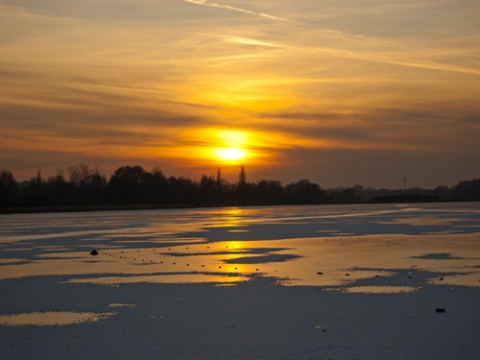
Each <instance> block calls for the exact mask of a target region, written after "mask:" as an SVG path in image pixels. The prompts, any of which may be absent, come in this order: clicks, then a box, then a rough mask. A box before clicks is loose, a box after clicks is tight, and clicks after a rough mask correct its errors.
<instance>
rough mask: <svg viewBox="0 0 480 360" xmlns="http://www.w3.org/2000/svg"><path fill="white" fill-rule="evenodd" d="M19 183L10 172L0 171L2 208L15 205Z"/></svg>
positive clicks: (0, 201)
mask: <svg viewBox="0 0 480 360" xmlns="http://www.w3.org/2000/svg"><path fill="white" fill-rule="evenodd" d="M16 191H17V182H16V181H15V178H14V177H13V174H12V173H11V172H10V171H8V170H3V169H2V170H0V206H12V205H14V204H15V195H16Z"/></svg>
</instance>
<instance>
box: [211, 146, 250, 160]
mask: <svg viewBox="0 0 480 360" xmlns="http://www.w3.org/2000/svg"><path fill="white" fill-rule="evenodd" d="M215 156H216V157H217V158H219V159H222V160H227V161H237V160H241V159H244V158H245V157H246V156H247V152H246V151H245V150H243V149H240V148H236V147H234V148H219V149H217V150H215Z"/></svg>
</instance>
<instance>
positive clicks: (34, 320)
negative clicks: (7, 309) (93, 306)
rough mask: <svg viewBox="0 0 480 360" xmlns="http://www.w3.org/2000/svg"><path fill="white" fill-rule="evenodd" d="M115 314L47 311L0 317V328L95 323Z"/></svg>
mask: <svg viewBox="0 0 480 360" xmlns="http://www.w3.org/2000/svg"><path fill="white" fill-rule="evenodd" d="M115 315H117V313H115V312H107V313H93V312H75V311H47V312H31V313H22V314H11V315H0V326H58V325H71V324H80V323H85V322H97V321H101V320H107V319H111V318H113V317H114V316H115Z"/></svg>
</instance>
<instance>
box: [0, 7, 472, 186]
mask: <svg viewBox="0 0 480 360" xmlns="http://www.w3.org/2000/svg"><path fill="white" fill-rule="evenodd" d="M479 19H480V2H479V1H478V0H423V1H422V0H402V1H396V0H271V1H268V0H244V1H232V0H212V1H210V0H81V1H79V0H41V1H39V0H0V168H3V169H7V170H10V171H12V172H13V174H14V176H15V178H16V179H17V180H24V179H28V178H30V177H32V176H35V175H36V173H37V170H41V171H42V175H43V176H44V177H45V178H47V177H48V176H51V175H53V174H54V173H55V171H56V170H57V169H59V168H66V167H68V166H69V165H75V164H80V163H81V164H87V165H90V166H92V167H99V168H100V169H101V170H102V171H104V172H105V173H106V174H107V176H109V175H110V174H111V173H112V171H113V170H115V169H116V168H118V167H120V166H124V165H141V166H143V167H144V168H145V169H146V170H148V171H150V170H152V169H153V168H154V167H159V168H160V169H162V171H163V172H164V173H165V175H167V176H170V175H173V176H188V177H191V178H192V179H199V178H200V177H201V175H202V174H207V175H211V174H215V173H216V171H217V168H218V167H220V168H221V169H222V173H223V175H224V177H225V178H226V179H227V180H229V181H236V180H237V179H238V177H237V174H238V172H239V167H240V165H241V164H243V165H245V168H246V171H247V180H248V181H256V180H260V179H275V180H280V181H282V183H283V184H287V183H289V182H291V181H297V180H299V179H302V178H308V179H310V180H311V181H313V182H316V183H318V184H320V185H321V186H322V187H325V188H329V187H336V186H352V185H355V184H362V185H364V186H374V187H382V186H383V187H388V188H401V187H403V178H404V177H406V178H407V186H409V187H414V186H419V187H426V188H430V187H436V186H437V185H447V186H452V185H455V184H456V183H457V182H458V181H460V180H467V179H472V178H476V177H477V178H478V177H480V21H479Z"/></svg>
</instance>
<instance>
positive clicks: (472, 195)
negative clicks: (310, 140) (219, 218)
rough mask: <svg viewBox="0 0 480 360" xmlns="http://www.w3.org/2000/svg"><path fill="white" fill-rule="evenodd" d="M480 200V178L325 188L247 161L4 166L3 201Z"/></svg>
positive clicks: (5, 203)
mask: <svg viewBox="0 0 480 360" xmlns="http://www.w3.org/2000/svg"><path fill="white" fill-rule="evenodd" d="M450 200H480V179H474V180H467V181H462V182H460V183H458V184H457V185H456V186H454V187H452V188H448V187H445V186H439V187H437V188H435V189H427V190H425V189H418V188H416V189H408V190H406V189H403V190H389V189H375V188H364V187H363V186H361V185H355V186H353V187H351V188H336V189H322V188H321V187H320V186H319V185H318V184H315V183H312V182H310V181H309V180H307V179H302V180H299V181H296V182H292V183H289V184H287V185H285V186H283V185H282V183H281V182H280V181H277V180H259V181H256V182H248V181H247V178H246V172H245V168H244V167H243V166H242V167H241V169H240V173H239V180H238V182H235V183H229V182H228V181H226V180H225V179H223V178H222V176H221V171H220V169H219V170H218V172H217V174H216V175H211V176H207V175H203V176H202V177H201V179H200V180H199V181H196V180H192V179H190V178H186V177H183V176H180V177H174V176H169V177H167V176H165V175H164V174H163V172H162V171H161V170H160V169H158V168H155V169H153V170H152V171H150V172H149V171H146V170H145V169H144V168H142V167H141V166H138V165H136V166H122V167H119V168H118V169H116V170H115V172H114V173H113V174H112V175H111V176H110V178H109V179H107V178H106V176H105V174H103V173H102V172H101V171H100V170H99V169H98V168H91V167H89V166H88V165H82V164H80V165H72V166H69V167H68V168H67V169H66V170H59V171H57V173H56V174H55V175H54V176H51V177H49V178H48V179H43V178H42V176H41V173H40V171H39V172H38V173H37V175H36V176H34V177H32V178H31V179H30V180H28V181H22V182H17V181H16V180H15V178H14V176H13V174H12V173H11V172H10V171H8V170H0V207H2V208H7V207H9V208H12V207H53V206H60V207H68V206H91V205H98V206H102V205H152V206H175V205H176V206H213V205H218V206H224V205H281V204H322V203H341V202H364V201H377V202H378V201H380V202H382V201H384V202H385V201H450Z"/></svg>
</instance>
